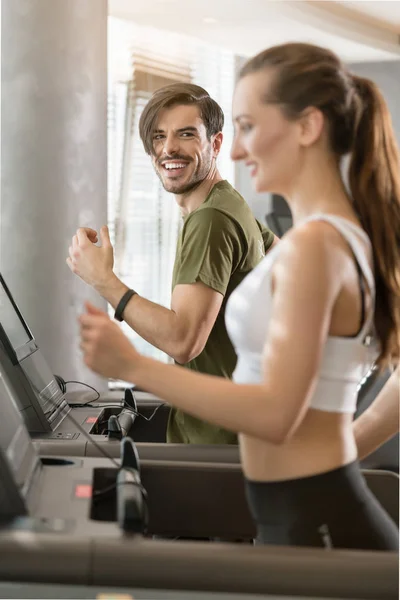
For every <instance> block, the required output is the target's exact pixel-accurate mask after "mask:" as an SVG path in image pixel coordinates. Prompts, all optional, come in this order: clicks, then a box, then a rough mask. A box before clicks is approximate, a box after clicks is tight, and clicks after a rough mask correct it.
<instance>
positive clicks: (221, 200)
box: [167, 181, 274, 444]
mask: <svg viewBox="0 0 400 600" xmlns="http://www.w3.org/2000/svg"><path fill="white" fill-rule="evenodd" d="M273 240H274V235H273V233H272V232H271V231H270V230H268V229H266V228H264V227H263V226H262V225H261V224H260V223H258V221H256V219H255V218H254V216H253V214H252V213H251V210H250V208H249V206H248V204H247V203H246V202H245V200H244V199H243V198H242V196H241V195H240V194H239V193H238V192H237V191H236V190H235V189H234V188H233V187H232V186H231V185H230V184H229V183H228V182H227V181H220V182H218V183H217V184H215V185H214V187H213V188H212V190H211V191H210V193H209V195H208V196H207V198H206V199H205V201H204V202H203V203H202V204H201V205H200V206H199V208H197V209H196V210H195V211H193V212H192V213H190V214H189V215H188V216H187V217H185V220H184V223H183V228H182V231H181V233H180V236H179V239H178V245H177V252H176V258H175V265H174V272H173V278H172V289H174V287H175V286H176V285H178V284H187V283H195V282H196V281H201V282H202V283H204V284H205V285H207V286H208V287H210V288H212V289H213V290H216V291H217V292H220V293H221V294H222V295H223V296H224V299H223V302H222V306H221V310H220V312H219V314H218V317H217V319H216V321H215V324H214V326H213V328H212V330H211V333H210V336H209V338H208V340H207V343H206V345H205V347H204V350H203V351H202V352H201V353H200V354H199V355H198V356H197V357H196V358H194V359H193V360H191V361H190V362H188V363H187V364H185V365H184V366H185V367H186V368H188V369H192V370H193V371H198V372H199V373H207V374H208V375H217V376H219V377H226V378H229V379H230V378H231V377H232V373H233V371H234V369H235V366H236V354H235V351H234V349H233V346H232V344H231V342H230V340H229V337H228V334H227V331H226V327H225V307H226V303H227V300H228V298H229V296H230V294H231V293H232V292H233V290H234V289H235V288H236V286H238V285H239V283H240V282H241V281H242V280H243V278H244V277H245V276H246V275H247V274H248V273H249V272H250V271H251V270H252V269H253V268H254V267H255V266H256V265H257V264H258V263H259V262H260V260H261V259H262V258H263V257H264V255H265V251H266V250H268V249H269V247H270V246H271V245H272V243H273ZM167 441H168V442H171V443H187V444H236V443H237V436H236V434H235V433H232V432H230V431H226V430H224V429H222V428H220V427H217V426H216V425H212V424H211V423H207V422H205V421H201V420H199V419H197V418H195V417H192V416H190V415H188V414H186V413H184V412H182V411H181V410H178V409H171V414H170V418H169V423H168V430H167Z"/></svg>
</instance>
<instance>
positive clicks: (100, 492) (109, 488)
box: [92, 481, 148, 502]
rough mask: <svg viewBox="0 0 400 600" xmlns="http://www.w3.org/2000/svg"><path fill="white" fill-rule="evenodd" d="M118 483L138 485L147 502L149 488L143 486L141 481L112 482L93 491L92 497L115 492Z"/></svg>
mask: <svg viewBox="0 0 400 600" xmlns="http://www.w3.org/2000/svg"><path fill="white" fill-rule="evenodd" d="M118 485H135V486H136V487H138V488H139V489H140V491H141V492H142V494H143V496H144V499H145V501H146V502H147V499H148V495H147V490H146V488H145V487H143V485H142V484H141V483H139V482H138V481H126V482H125V483H123V484H122V483H117V482H115V483H112V484H111V485H108V486H107V487H105V488H103V489H102V490H97V491H96V492H93V493H92V497H93V498H98V496H104V495H105V494H109V493H110V492H114V491H115V490H116V489H117V487H118Z"/></svg>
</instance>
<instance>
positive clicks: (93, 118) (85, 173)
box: [0, 0, 107, 390]
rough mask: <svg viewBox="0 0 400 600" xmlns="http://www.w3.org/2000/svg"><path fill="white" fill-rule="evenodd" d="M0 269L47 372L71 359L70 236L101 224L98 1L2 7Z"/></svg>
mask: <svg viewBox="0 0 400 600" xmlns="http://www.w3.org/2000/svg"><path fill="white" fill-rule="evenodd" d="M1 5H2V6H1V10H2V14H1V128H2V132H1V168H2V180H1V221H0V222H1V229H0V268H1V272H2V273H3V276H4V278H5V280H6V282H7V283H8V285H9V287H10V289H11V290H12V293H13V295H14V297H15V299H16V301H17V303H18V304H19V306H20V308H21V310H22V312H23V314H24V315H25V316H26V319H27V321H28V323H29V325H30V326H31V328H32V330H33V332H34V334H35V337H36V338H37V340H38V342H39V345H40V347H41V349H42V351H43V354H44V356H45V357H46V358H47V360H48V362H49V364H50V367H51V368H52V370H53V372H55V373H58V374H60V375H62V376H63V377H64V378H65V379H78V380H82V381H85V382H87V383H89V384H92V385H96V386H99V387H100V389H102V390H104V389H105V387H106V382H105V381H104V380H102V379H100V378H98V377H96V376H94V375H93V374H91V373H90V372H89V371H88V369H86V368H85V367H84V365H83V363H82V358H81V353H80V351H79V341H78V326H77V321H76V319H77V316H78V314H79V313H80V312H81V309H82V305H83V301H84V299H90V300H94V301H95V302H96V304H97V306H100V307H103V308H104V307H105V304H104V303H103V302H102V301H101V300H100V299H99V298H98V296H97V295H96V294H95V293H94V292H92V291H91V290H90V289H89V287H87V286H86V285H85V284H83V283H82V282H81V281H80V280H78V279H77V278H76V277H75V276H74V275H72V273H71V272H70V271H69V269H68V267H67V265H66V263H65V259H66V257H67V255H68V246H69V243H70V239H71V236H72V235H73V233H74V232H75V229H76V228H77V227H78V226H80V225H87V226H91V227H95V228H98V227H100V225H102V224H104V223H106V220H107V216H106V215H107V0H2V3H1Z"/></svg>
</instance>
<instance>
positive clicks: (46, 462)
mask: <svg viewBox="0 0 400 600" xmlns="http://www.w3.org/2000/svg"><path fill="white" fill-rule="evenodd" d="M0 397H1V398H2V407H3V411H2V419H1V421H0V556H1V560H0V597H7V598H13V597H14V598H15V597H18V598H32V597H36V598H37V597H40V598H46V597H51V598H57V597H59V598H66V597H69V598H74V597H79V598H103V599H104V600H105V599H106V598H107V597H113V598H115V597H117V598H118V594H128V595H129V596H131V597H132V598H135V600H138V599H145V598H147V599H149V598H153V599H157V598H164V600H165V599H166V598H175V599H179V598H182V599H183V598H185V600H191V599H193V600H212V599H213V600H218V599H219V600H249V598H250V597H254V598H255V600H256V598H265V599H268V600H294V599H295V598H303V600H304V599H305V598H308V600H322V599H328V598H329V599H330V600H338V599H342V600H344V599H347V600H353V599H356V598H357V599H359V600H362V599H363V600H392V599H394V598H397V594H398V556H397V554H396V553H390V552H365V551H363V552H361V551H360V552H353V551H338V550H328V551H327V550H314V549H301V548H277V547H272V548H268V547H266V546H264V547H262V546H252V545H250V544H227V543H217V542H216V543H209V542H208V543H204V542H193V541H190V542H188V541H165V540H154V539H149V538H146V537H144V536H143V534H142V528H143V523H144V522H145V520H146V516H145V515H146V512H145V511H143V510H142V509H141V506H142V507H143V505H141V504H140V499H142V500H143V498H144V497H145V496H144V494H143V493H142V490H141V489H140V488H139V484H140V480H141V484H142V485H143V486H144V487H145V488H146V489H147V492H148V501H149V502H148V531H149V533H154V532H157V533H160V534H162V533H163V528H164V531H168V530H169V531H173V530H174V529H175V530H176V532H177V534H181V535H182V533H186V532H189V531H190V533H191V534H193V533H197V534H205V533H207V534H208V535H209V534H210V533H211V531H210V527H209V526H210V520H209V519H210V516H209V514H208V513H209V512H210V508H211V511H212V512H213V513H214V517H215V515H216V516H217V521H216V524H217V525H218V526H219V528H217V529H216V530H214V529H213V532H214V535H218V534H220V533H222V531H223V528H224V527H226V526H227V525H228V524H230V526H231V531H230V534H231V535H233V536H235V535H237V533H238V532H240V531H241V532H242V533H243V532H244V531H245V529H246V528H247V533H248V534H251V535H253V531H252V530H251V525H250V523H249V521H248V520H247V519H248V514H247V515H246V513H245V511H244V508H243V505H241V502H242V501H243V500H244V492H243V490H242V493H241V494H240V491H239V487H236V489H235V488H234V483H233V482H234V481H236V482H238V481H239V478H238V467H237V466H236V465H211V464H208V465H207V464H204V463H203V464H201V463H199V464H196V467H194V466H193V464H190V465H189V468H188V465H187V464H186V465H185V464H184V463H169V464H168V463H165V464H163V463H162V462H161V461H160V462H158V463H157V461H147V462H146V461H143V462H142V464H139V462H138V461H137V457H136V458H135V459H134V462H135V461H136V462H135V464H133V463H132V464H130V465H128V462H129V460H128V459H130V458H132V455H130V453H129V451H128V449H129V448H130V449H132V448H134V447H133V446H132V442H131V440H129V439H127V438H125V439H124V440H123V441H122V446H123V449H122V457H123V459H122V464H121V465H117V468H115V466H114V464H112V463H111V462H110V461H107V460H104V459H102V460H99V459H62V458H61V459H60V458H55V457H53V458H51V459H44V458H42V459H40V458H39V456H38V455H37V453H36V452H35V450H34V448H33V446H32V442H31V440H30V437H29V435H28V432H27V430H26V427H25V425H24V423H23V420H22V417H21V414H20V411H19V410H18V408H17V406H16V403H15V401H14V399H13V397H12V390H11V389H10V388H9V386H8V384H7V382H6V381H5V380H4V378H2V377H1V378H0ZM133 454H134V453H133ZM125 459H126V460H127V462H124V461H125ZM111 464H112V466H110V465H111ZM166 467H167V469H166ZM168 468H170V472H169V475H170V477H168V474H167V475H166V473H167V471H168ZM194 468H195V469H197V475H196V477H194V478H193V479H192V480H188V479H187V475H188V473H192V472H193V470H194ZM185 469H186V472H185ZM179 472H180V473H181V480H182V481H181V487H180V489H181V491H182V492H183V494H184V498H182V499H179V495H178V496H177V495H176V494H175V492H174V491H171V490H172V488H171V485H165V482H169V483H170V479H171V476H172V478H175V479H177V477H178V473H179ZM115 473H116V476H115ZM182 473H183V474H184V477H182ZM210 473H211V476H210ZM121 474H122V475H123V477H122V478H121V477H120V475H121ZM227 474H228V475H227ZM229 474H231V475H232V474H233V476H231V477H230V486H231V492H232V496H231V497H230V500H229V510H227V496H225V497H224V500H223V502H220V501H219V500H218V498H217V497H216V495H215V486H218V482H219V485H221V482H222V481H223V480H224V479H225V478H226V477H227V479H229ZM113 475H114V482H117V490H118V491H116V493H115V498H114V501H113V500H112V498H113V495H112V494H110V495H109V494H108V491H107V490H110V487H112V486H110V485H109V481H111V479H112V476H113ZM160 475H162V476H163V477H164V479H163V480H162V478H161V479H160ZM200 475H201V476H200ZM107 477H108V479H109V481H108V482H107ZM132 478H133V479H132ZM135 478H137V479H135ZM96 479H97V482H96ZM100 480H101V481H100ZM88 482H89V485H91V486H92V488H93V489H92V491H91V494H88V493H87V491H88V490H87V485H88ZM134 482H136V483H137V484H138V485H132V483H134ZM200 482H202V483H200ZM205 482H206V484H205ZM99 483H100V486H98V488H97V492H101V494H98V496H99V497H100V498H102V500H101V501H100V505H99V506H97V509H96V510H95V509H94V506H93V503H94V492H95V488H96V485H97V484H99ZM210 483H213V484H214V487H212V486H211V485H210ZM157 486H158V487H157ZM199 486H202V487H203V502H202V505H201V506H202V510H201V509H200V510H198V512H197V514H195V512H194V511H193V505H195V504H196V495H197V492H198V491H199V490H200V489H201V488H200V487H199ZM114 488H115V486H114ZM120 489H121V490H122V493H120V491H119V490H120ZM132 490H136V491H140V494H139V495H135V494H132ZM225 492H226V490H225ZM152 498H153V500H152ZM154 498H155V499H154ZM207 498H208V505H207V504H204V501H205V500H206V499H207ZM113 502H114V507H113V506H112V505H113ZM152 502H153V504H152ZM176 505H179V506H178V510H177V507H176ZM121 507H125V510H122V509H121ZM198 508H199V507H198V506H197V509H198ZM113 509H114V510H116V516H117V519H115V518H113V516H114V517H115V515H112V514H111V513H112V512H113ZM121 516H122V518H121ZM156 522H158V526H156V525H155V523H156ZM200 537H201V535H200ZM105 594H111V596H107V595H105ZM122 597H123V598H124V599H125V598H126V596H122ZM121 600H122V599H121Z"/></svg>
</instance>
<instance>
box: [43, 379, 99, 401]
mask: <svg viewBox="0 0 400 600" xmlns="http://www.w3.org/2000/svg"><path fill="white" fill-rule="evenodd" d="M54 377H55V378H56V381H57V383H58V385H59V386H60V389H61V391H62V392H63V394H66V393H67V385H68V384H69V383H76V384H78V385H83V386H85V387H87V388H89V389H91V390H93V391H94V392H95V393H96V394H97V395H96V397H95V398H92V399H91V400H87V402H82V403H80V404H73V405H72V407H73V408H83V407H84V406H88V405H89V404H91V403H92V402H96V400H98V399H99V398H100V392H99V391H98V390H96V388H94V387H93V386H92V385H89V384H88V383H83V381H75V380H71V381H65V380H64V379H63V378H62V377H60V375H55V376H54Z"/></svg>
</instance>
